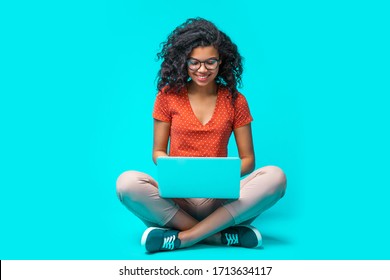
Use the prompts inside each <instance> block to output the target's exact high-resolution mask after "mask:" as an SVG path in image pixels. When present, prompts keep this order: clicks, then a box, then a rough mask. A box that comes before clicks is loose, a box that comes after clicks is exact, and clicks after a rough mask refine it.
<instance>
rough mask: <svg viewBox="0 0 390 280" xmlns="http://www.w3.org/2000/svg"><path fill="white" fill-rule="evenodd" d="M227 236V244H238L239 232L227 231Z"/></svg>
mask: <svg viewBox="0 0 390 280" xmlns="http://www.w3.org/2000/svg"><path fill="white" fill-rule="evenodd" d="M225 237H226V240H227V242H228V243H227V245H228V246H230V245H233V244H238V234H229V233H225Z"/></svg>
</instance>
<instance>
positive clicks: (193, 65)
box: [187, 58, 220, 71]
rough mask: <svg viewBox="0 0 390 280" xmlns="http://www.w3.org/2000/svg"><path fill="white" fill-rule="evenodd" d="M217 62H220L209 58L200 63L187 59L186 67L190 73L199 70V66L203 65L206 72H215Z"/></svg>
mask: <svg viewBox="0 0 390 280" xmlns="http://www.w3.org/2000/svg"><path fill="white" fill-rule="evenodd" d="M219 61H220V60H219V59H217V58H209V59H207V60H204V61H200V60H198V59H196V58H189V59H188V60H187V66H188V69H190V70H192V71H196V70H198V69H199V68H200V66H201V65H202V63H203V64H204V67H206V69H207V70H215V69H216V68H217V67H218V65H219Z"/></svg>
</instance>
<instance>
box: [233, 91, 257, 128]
mask: <svg viewBox="0 0 390 280" xmlns="http://www.w3.org/2000/svg"><path fill="white" fill-rule="evenodd" d="M251 121H253V118H252V115H251V113H250V111H249V106H248V102H247V101H246V98H245V97H244V96H243V95H242V94H240V93H239V94H238V96H237V99H236V100H235V102H234V122H233V129H236V128H238V127H240V126H244V125H246V124H248V123H250V122H251Z"/></svg>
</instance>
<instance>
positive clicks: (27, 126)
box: [0, 0, 390, 259]
mask: <svg viewBox="0 0 390 280" xmlns="http://www.w3.org/2000/svg"><path fill="white" fill-rule="evenodd" d="M386 2H387V1H375V0H374V1H333V0H331V1H303V0H298V1H282V0H281V1H238V2H236V1H227V0H223V1H222V0H221V1H209V2H200V3H196V2H191V1H154V0H153V1H148V2H143V1H119V0H114V1H54V2H53V1H29V2H27V1H12V2H11V1H8V2H7V1H5V2H4V1H3V2H2V3H1V4H0V26H1V27H0V28H1V29H0V30H1V31H0V32H1V33H0V38H1V39H0V40H1V44H0V48H1V52H0V69H1V70H0V71H1V72H0V124H1V129H0V133H1V138H0V164H1V166H0V167H1V168H0V187H1V193H0V217H1V225H0V226H1V230H0V259H389V257H390V253H389V252H390V242H389V236H390V230H389V226H388V224H389V222H388V220H389V218H388V216H389V213H390V207H389V204H390V203H389V201H388V200H389V195H390V184H389V179H388V178H389V175H388V174H389V170H388V169H389V155H390V153H389V142H390V139H389V138H390V137H389V134H388V131H389V119H390V118H389V117H390V116H389V105H390V104H389V94H390V86H389V77H390V76H389V74H390V71H389V65H390V59H389V53H390V52H389V49H390V44H389V27H390V24H389V12H390V11H389V5H388V4H386ZM195 16H201V17H205V18H207V19H209V20H211V21H213V22H214V23H215V24H216V25H217V26H218V27H219V28H220V29H221V30H223V31H224V32H226V33H227V34H228V35H229V36H230V37H231V38H232V40H233V41H234V42H235V43H236V44H237V45H238V47H239V50H240V52H241V54H242V55H243V56H244V57H245V71H244V76H243V80H244V86H243V88H241V89H240V90H241V92H242V93H243V94H244V95H245V96H246V97H247V99H248V101H249V104H250V109H251V112H252V115H253V117H254V120H255V121H254V122H253V124H252V125H253V133H254V141H255V150H256V156H257V162H256V164H257V167H260V166H263V165H269V164H275V165H278V166H280V167H282V168H283V169H284V170H285V172H286V173H287V176H288V191H287V194H286V196H285V197H284V198H283V199H282V200H281V201H280V202H279V203H278V204H277V205H275V207H273V208H272V209H270V210H268V211H267V212H265V213H264V214H263V215H262V216H261V217H259V219H258V220H256V221H255V225H256V226H258V227H259V229H260V230H261V232H262V234H263V235H264V246H263V248H262V249H260V250H248V249H242V248H220V247H211V246H205V245H199V246H195V247H193V248H190V249H187V250H178V251H175V252H170V253H162V254H154V255H147V254H145V253H144V251H143V249H142V248H141V246H140V244H139V240H140V237H141V234H142V232H143V230H144V229H145V227H144V225H143V224H142V223H141V222H140V221H138V220H137V219H136V218H135V217H133V215H132V214H131V213H130V212H128V211H127V210H126V209H125V208H124V207H123V206H122V205H121V204H120V203H119V201H118V200H117V198H116V195H115V180H116V178H117V176H118V175H119V174H120V173H121V172H123V171H125V170H128V169H136V170H140V171H144V172H148V173H150V174H152V175H155V172H156V170H155V167H154V165H153V163H152V160H151V147H152V118H151V112H152V106H153V101H154V97H155V93H156V85H155V78H156V74H157V71H158V68H159V62H157V61H156V53H157V52H158V51H159V44H160V43H161V42H163V41H164V40H165V39H166V37H167V35H168V34H169V33H170V32H171V31H172V30H173V29H174V28H175V27H176V26H177V25H179V24H181V23H182V22H184V21H185V20H186V19H187V18H189V17H195ZM229 151H230V155H236V154H237V152H236V150H235V147H234V142H233V140H232V141H231V143H230V145H229Z"/></svg>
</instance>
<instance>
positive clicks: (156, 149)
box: [153, 119, 171, 164]
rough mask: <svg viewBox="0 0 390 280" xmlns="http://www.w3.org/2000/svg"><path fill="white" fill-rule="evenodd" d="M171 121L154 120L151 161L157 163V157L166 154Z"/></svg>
mask: <svg viewBox="0 0 390 280" xmlns="http://www.w3.org/2000/svg"><path fill="white" fill-rule="evenodd" d="M170 129H171V123H169V122H163V121H159V120H156V119H155V120H154V133H153V161H154V163H155V164H157V158H158V157H161V156H168V154H167V148H168V139H169V130H170Z"/></svg>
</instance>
